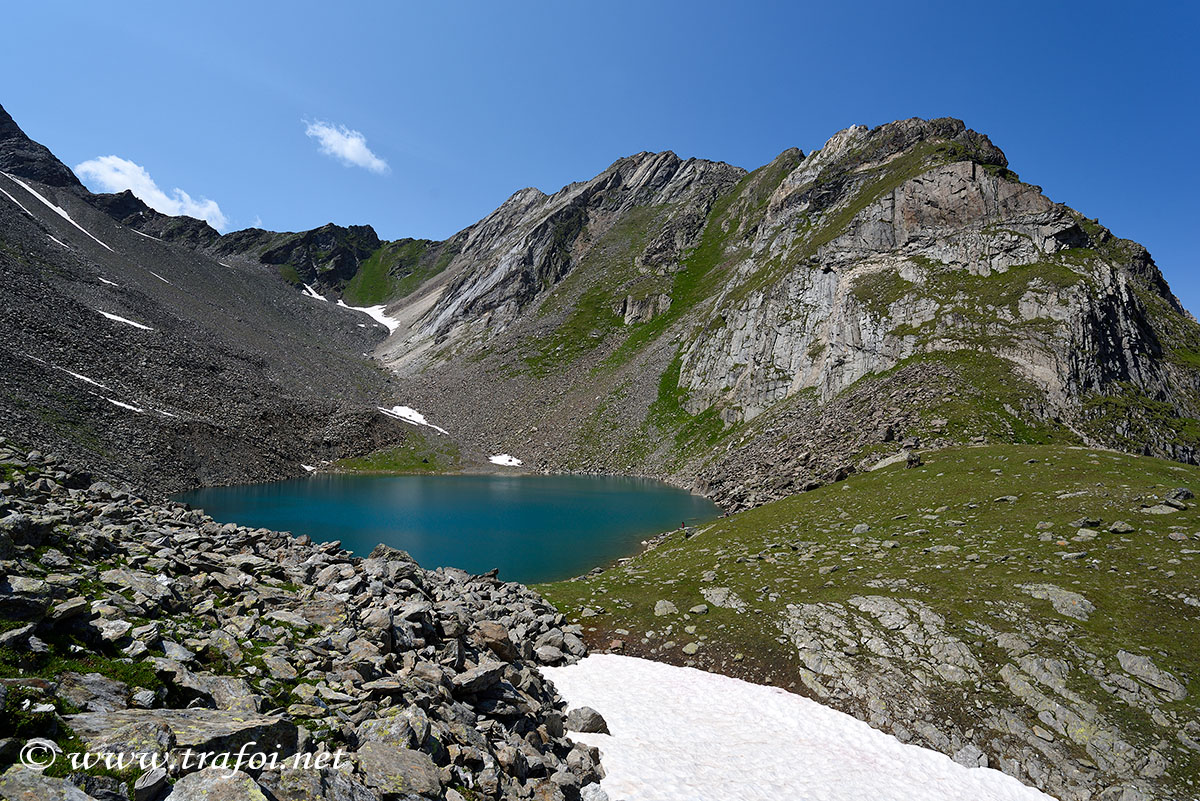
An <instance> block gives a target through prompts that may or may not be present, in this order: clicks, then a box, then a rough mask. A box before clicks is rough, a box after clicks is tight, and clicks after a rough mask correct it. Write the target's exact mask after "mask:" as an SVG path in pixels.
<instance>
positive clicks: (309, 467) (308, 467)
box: [300, 462, 317, 473]
mask: <svg viewBox="0 0 1200 801" xmlns="http://www.w3.org/2000/svg"><path fill="white" fill-rule="evenodd" d="M300 466H301V467H303V468H304V469H305V471H306V472H309V473H311V472H313V471H315V470H316V469H317V468H315V467H313V466H312V465H311V464H304V463H303V462H301V463H300Z"/></svg>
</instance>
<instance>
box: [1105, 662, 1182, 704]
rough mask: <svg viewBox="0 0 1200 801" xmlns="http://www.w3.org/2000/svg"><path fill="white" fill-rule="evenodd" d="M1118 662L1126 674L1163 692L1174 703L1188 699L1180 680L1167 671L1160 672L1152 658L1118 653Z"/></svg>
mask: <svg viewBox="0 0 1200 801" xmlns="http://www.w3.org/2000/svg"><path fill="white" fill-rule="evenodd" d="M1117 661H1118V662H1120V663H1121V669H1122V670H1124V671H1125V672H1126V673H1130V674H1132V675H1133V676H1134V677H1136V678H1139V679H1141V680H1142V681H1144V682H1146V683H1147V684H1149V685H1150V686H1152V687H1154V688H1155V689H1157V690H1161V691H1162V693H1163V694H1164V695H1165V696H1166V697H1167V698H1169V699H1171V700H1172V701H1182V700H1183V699H1184V698H1187V688H1186V687H1184V686H1183V684H1182V683H1180V681H1179V679H1177V678H1175V677H1174V676H1172V675H1171V674H1170V673H1168V672H1167V671H1165V670H1160V669H1159V668H1158V666H1157V665H1155V664H1154V662H1153V661H1152V660H1151V659H1150V657H1148V656H1143V655H1142V654H1131V653H1129V652H1128V651H1118V652H1117Z"/></svg>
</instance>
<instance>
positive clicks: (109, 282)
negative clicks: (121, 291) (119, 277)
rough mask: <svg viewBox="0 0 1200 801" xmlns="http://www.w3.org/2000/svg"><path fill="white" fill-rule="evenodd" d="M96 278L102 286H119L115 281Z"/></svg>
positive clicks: (100, 277)
mask: <svg viewBox="0 0 1200 801" xmlns="http://www.w3.org/2000/svg"><path fill="white" fill-rule="evenodd" d="M96 277H97V278H99V279H100V283H102V284H108V285H109V286H120V284H118V283H117V282H116V281H109V280H108V279H107V278H104V277H102V276H99V275H98V276H96Z"/></svg>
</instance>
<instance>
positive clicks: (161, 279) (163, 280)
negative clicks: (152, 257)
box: [146, 270, 175, 286]
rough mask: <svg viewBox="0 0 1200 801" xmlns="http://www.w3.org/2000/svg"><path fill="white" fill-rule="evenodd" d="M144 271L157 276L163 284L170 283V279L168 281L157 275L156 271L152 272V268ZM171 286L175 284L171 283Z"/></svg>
mask: <svg viewBox="0 0 1200 801" xmlns="http://www.w3.org/2000/svg"><path fill="white" fill-rule="evenodd" d="M146 272H148V273H150V274H151V275H153V276H154V277H155V278H157V279H158V280H159V281H162V282H163V283H164V284H171V282H170V281H168V280H167V279H165V278H163V277H162V276H161V275H159V274H158V273H156V272H154V270H147V271H146ZM171 286H175V285H174V284H171Z"/></svg>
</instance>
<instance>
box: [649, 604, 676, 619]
mask: <svg viewBox="0 0 1200 801" xmlns="http://www.w3.org/2000/svg"><path fill="white" fill-rule="evenodd" d="M677 614H679V610H678V609H676V608H675V604H673V603H671V602H670V601H659V602H658V603H656V604H655V605H654V616H655V617H663V616H664V615H677Z"/></svg>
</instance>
